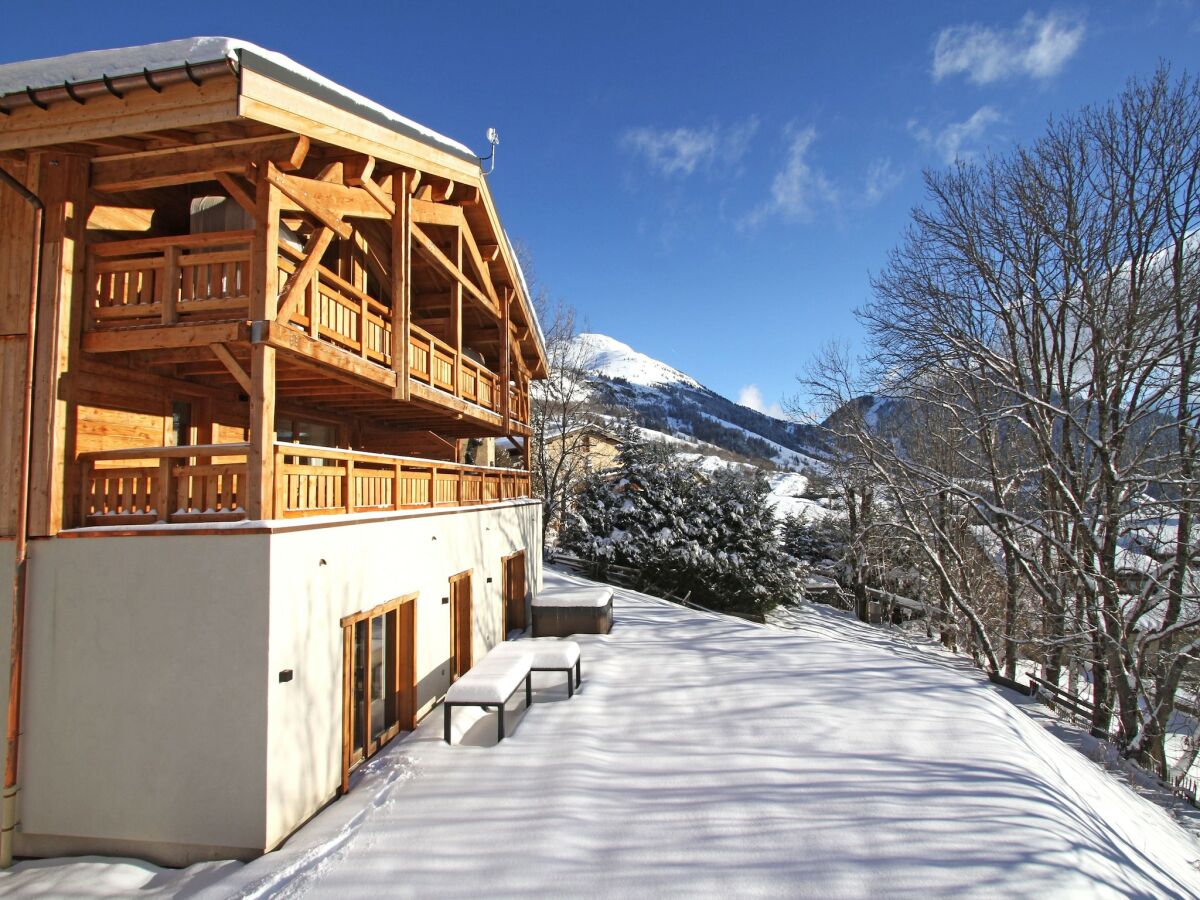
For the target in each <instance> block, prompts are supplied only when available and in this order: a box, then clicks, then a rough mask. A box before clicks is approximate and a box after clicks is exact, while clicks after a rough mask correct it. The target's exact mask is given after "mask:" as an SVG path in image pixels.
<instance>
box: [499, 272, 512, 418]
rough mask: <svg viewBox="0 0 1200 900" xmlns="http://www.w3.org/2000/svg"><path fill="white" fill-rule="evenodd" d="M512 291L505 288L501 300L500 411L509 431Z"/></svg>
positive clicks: (510, 410)
mask: <svg viewBox="0 0 1200 900" xmlns="http://www.w3.org/2000/svg"><path fill="white" fill-rule="evenodd" d="M511 304H512V291H510V290H509V289H508V288H504V296H503V298H502V299H501V301H500V333H501V335H503V340H502V346H501V350H500V391H501V394H500V413H501V415H502V416H503V418H504V424H503V426H502V427H503V428H504V430H505V432H507V431H508V429H509V426H510V423H511V422H512V409H511V408H510V405H509V401H510V398H511V396H512V392H511V391H510V390H509V382H510V381H512V368H511V362H510V357H511V356H512V343H511V337H512V330H511V328H510V327H509V326H510V325H511V324H512V322H511V320H510V318H509V316H510V315H511V309H510V307H511Z"/></svg>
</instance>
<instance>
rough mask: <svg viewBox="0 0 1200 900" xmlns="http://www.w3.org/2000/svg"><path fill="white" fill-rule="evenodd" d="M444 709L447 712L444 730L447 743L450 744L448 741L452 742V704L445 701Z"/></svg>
mask: <svg viewBox="0 0 1200 900" xmlns="http://www.w3.org/2000/svg"><path fill="white" fill-rule="evenodd" d="M442 709H443V711H444V712H445V727H444V732H445V738H446V743H447V744H448V743H450V704H449V703H443V704H442Z"/></svg>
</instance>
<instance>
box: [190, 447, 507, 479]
mask: <svg viewBox="0 0 1200 900" xmlns="http://www.w3.org/2000/svg"><path fill="white" fill-rule="evenodd" d="M217 446H221V447H230V446H238V445H233V444H218V445H217ZM247 446H248V445H247ZM275 446H276V447H279V448H282V449H284V450H287V451H295V452H291V453H288V454H287V455H289V456H311V457H315V458H318V459H353V460H354V461H356V462H358V461H362V462H367V463H387V464H389V465H390V464H393V463H402V464H404V463H407V464H411V465H415V466H435V467H437V468H439V469H447V470H449V469H462V470H464V471H471V472H479V473H481V474H488V473H500V474H504V475H528V474H529V472H528V471H527V470H526V469H510V468H508V467H507V466H477V465H473V464H471V463H459V462H454V461H452V460H448V459H428V458H426V457H422V456H393V455H392V454H391V453H372V452H371V451H370V450H342V449H340V448H337V447H320V446H317V445H316V444H293V443H292V442H291V441H276V442H275ZM193 455H195V454H193ZM212 455H214V456H219V455H221V454H212Z"/></svg>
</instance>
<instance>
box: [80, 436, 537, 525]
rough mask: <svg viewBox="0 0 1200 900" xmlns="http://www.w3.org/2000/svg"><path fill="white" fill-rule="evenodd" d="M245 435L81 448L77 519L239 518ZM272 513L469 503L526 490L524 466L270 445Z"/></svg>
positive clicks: (242, 515)
mask: <svg viewBox="0 0 1200 900" xmlns="http://www.w3.org/2000/svg"><path fill="white" fill-rule="evenodd" d="M249 450H250V447H249V445H248V444H209V445H204V446H194V447H142V448H131V449H122V450H104V451H97V452H93V453H85V454H80V457H79V464H80V467H81V470H82V471H81V481H80V483H81V485H82V492H81V497H82V500H81V509H80V525H84V526H96V525H149V524H154V523H166V522H170V523H184V522H191V523H194V522H208V523H216V522H229V521H238V520H243V519H246V518H247V515H246V510H245V504H244V502H243V497H244V494H245V491H246V487H247V478H248V475H249V469H248V463H247V454H248V453H249ZM274 462H275V465H274V479H275V480H274V490H273V492H272V496H273V497H274V503H273V514H272V515H271V516H270V517H269V518H272V519H292V518H299V517H303V516H329V515H350V514H353V513H363V512H388V511H398V510H405V509H422V508H431V507H454V506H473V505H479V504H484V503H497V502H500V501H502V500H511V499H514V498H520V497H529V496H531V492H530V482H529V473H528V472H525V471H520V470H516V469H500V468H490V467H486V466H467V465H460V464H457V463H450V462H444V461H439V460H428V459H416V458H412V457H402V456H387V455H384V454H379V453H356V452H353V451H349V450H337V449H332V448H328V447H314V446H309V445H305V444H285V443H277V444H276V445H275V460H274Z"/></svg>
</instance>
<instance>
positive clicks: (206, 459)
mask: <svg viewBox="0 0 1200 900" xmlns="http://www.w3.org/2000/svg"><path fill="white" fill-rule="evenodd" d="M249 449H250V445H249V444H206V445H201V446H195V447H145V448H132V449H128V450H101V451H97V452H94V453H81V454H80V455H79V460H80V463H81V464H82V467H83V477H82V485H83V490H82V509H81V521H82V522H84V523H85V524H87V525H144V524H147V523H150V522H197V521H204V522H221V521H230V520H236V519H244V518H246V511H245V508H244V507H243V505H242V502H241V497H242V491H243V490H244V488H245V484H246V475H247V468H246V453H247V451H248V450H249Z"/></svg>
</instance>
